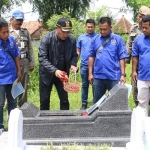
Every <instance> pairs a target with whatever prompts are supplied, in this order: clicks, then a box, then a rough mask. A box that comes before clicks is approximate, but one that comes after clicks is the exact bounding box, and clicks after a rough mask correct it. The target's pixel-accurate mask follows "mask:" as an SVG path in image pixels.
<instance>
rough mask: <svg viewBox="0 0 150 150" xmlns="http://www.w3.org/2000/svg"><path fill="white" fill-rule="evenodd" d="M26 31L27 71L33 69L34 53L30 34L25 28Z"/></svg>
mask: <svg viewBox="0 0 150 150" xmlns="http://www.w3.org/2000/svg"><path fill="white" fill-rule="evenodd" d="M26 32H27V35H28V54H29V56H28V57H29V71H33V70H34V66H35V58H34V53H33V48H32V43H31V36H30V34H29V31H28V30H26Z"/></svg>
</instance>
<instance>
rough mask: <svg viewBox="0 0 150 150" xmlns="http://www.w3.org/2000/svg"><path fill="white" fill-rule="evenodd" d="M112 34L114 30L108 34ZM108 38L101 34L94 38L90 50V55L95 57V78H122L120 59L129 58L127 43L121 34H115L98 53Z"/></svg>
mask: <svg viewBox="0 0 150 150" xmlns="http://www.w3.org/2000/svg"><path fill="white" fill-rule="evenodd" d="M111 34H112V31H111V32H110V33H109V35H108V36H110V35H111ZM105 40H106V38H105V37H103V36H102V35H101V34H98V35H96V36H95V37H94V38H93V39H92V42H91V44H92V46H91V47H92V48H91V50H90V52H89V56H90V57H95V62H94V78H97V79H109V80H120V77H121V68H120V60H121V59H124V58H127V57H128V53H127V49H126V45H125V43H124V40H123V38H122V37H121V36H119V35H117V34H113V35H112V37H111V39H110V40H109V41H108V43H107V44H106V45H105V47H104V48H103V49H102V50H101V51H100V52H99V53H98V54H97V55H96V52H97V50H98V48H99V47H100V46H101V45H102V44H103V42H104V41H105Z"/></svg>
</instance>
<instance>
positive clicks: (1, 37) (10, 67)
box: [0, 19, 21, 134]
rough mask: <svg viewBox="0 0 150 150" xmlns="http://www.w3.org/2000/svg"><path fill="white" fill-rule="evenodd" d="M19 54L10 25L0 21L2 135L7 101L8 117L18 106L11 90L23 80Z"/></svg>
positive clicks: (0, 130) (0, 128)
mask: <svg viewBox="0 0 150 150" xmlns="http://www.w3.org/2000/svg"><path fill="white" fill-rule="evenodd" d="M8 51H9V52H8ZM19 54H20V50H19V49H18V47H17V45H16V42H15V40H14V38H13V37H12V36H9V28H8V23H7V22H6V21H5V20H4V19H0V134H1V133H2V132H3V131H4V125H3V107H4V102H5V99H6V98H7V104H8V116H9V114H10V111H11V110H12V109H14V108H16V104H17V100H16V99H14V98H13V97H12V95H11V88H12V84H13V82H14V81H15V80H16V79H17V78H18V81H20V80H21V68H20V63H19ZM5 96H6V98H5Z"/></svg>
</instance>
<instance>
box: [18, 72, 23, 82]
mask: <svg viewBox="0 0 150 150" xmlns="http://www.w3.org/2000/svg"><path fill="white" fill-rule="evenodd" d="M21 76H22V75H21V71H17V77H18V80H17V82H20V81H21Z"/></svg>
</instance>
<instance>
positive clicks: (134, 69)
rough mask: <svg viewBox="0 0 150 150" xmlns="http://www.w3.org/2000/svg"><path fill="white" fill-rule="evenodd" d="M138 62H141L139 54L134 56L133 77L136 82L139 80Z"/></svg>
mask: <svg viewBox="0 0 150 150" xmlns="http://www.w3.org/2000/svg"><path fill="white" fill-rule="evenodd" d="M138 62H139V58H138V57H137V56H133V57H132V78H133V80H134V82H136V81H137V72H136V70H137V65H138Z"/></svg>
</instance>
